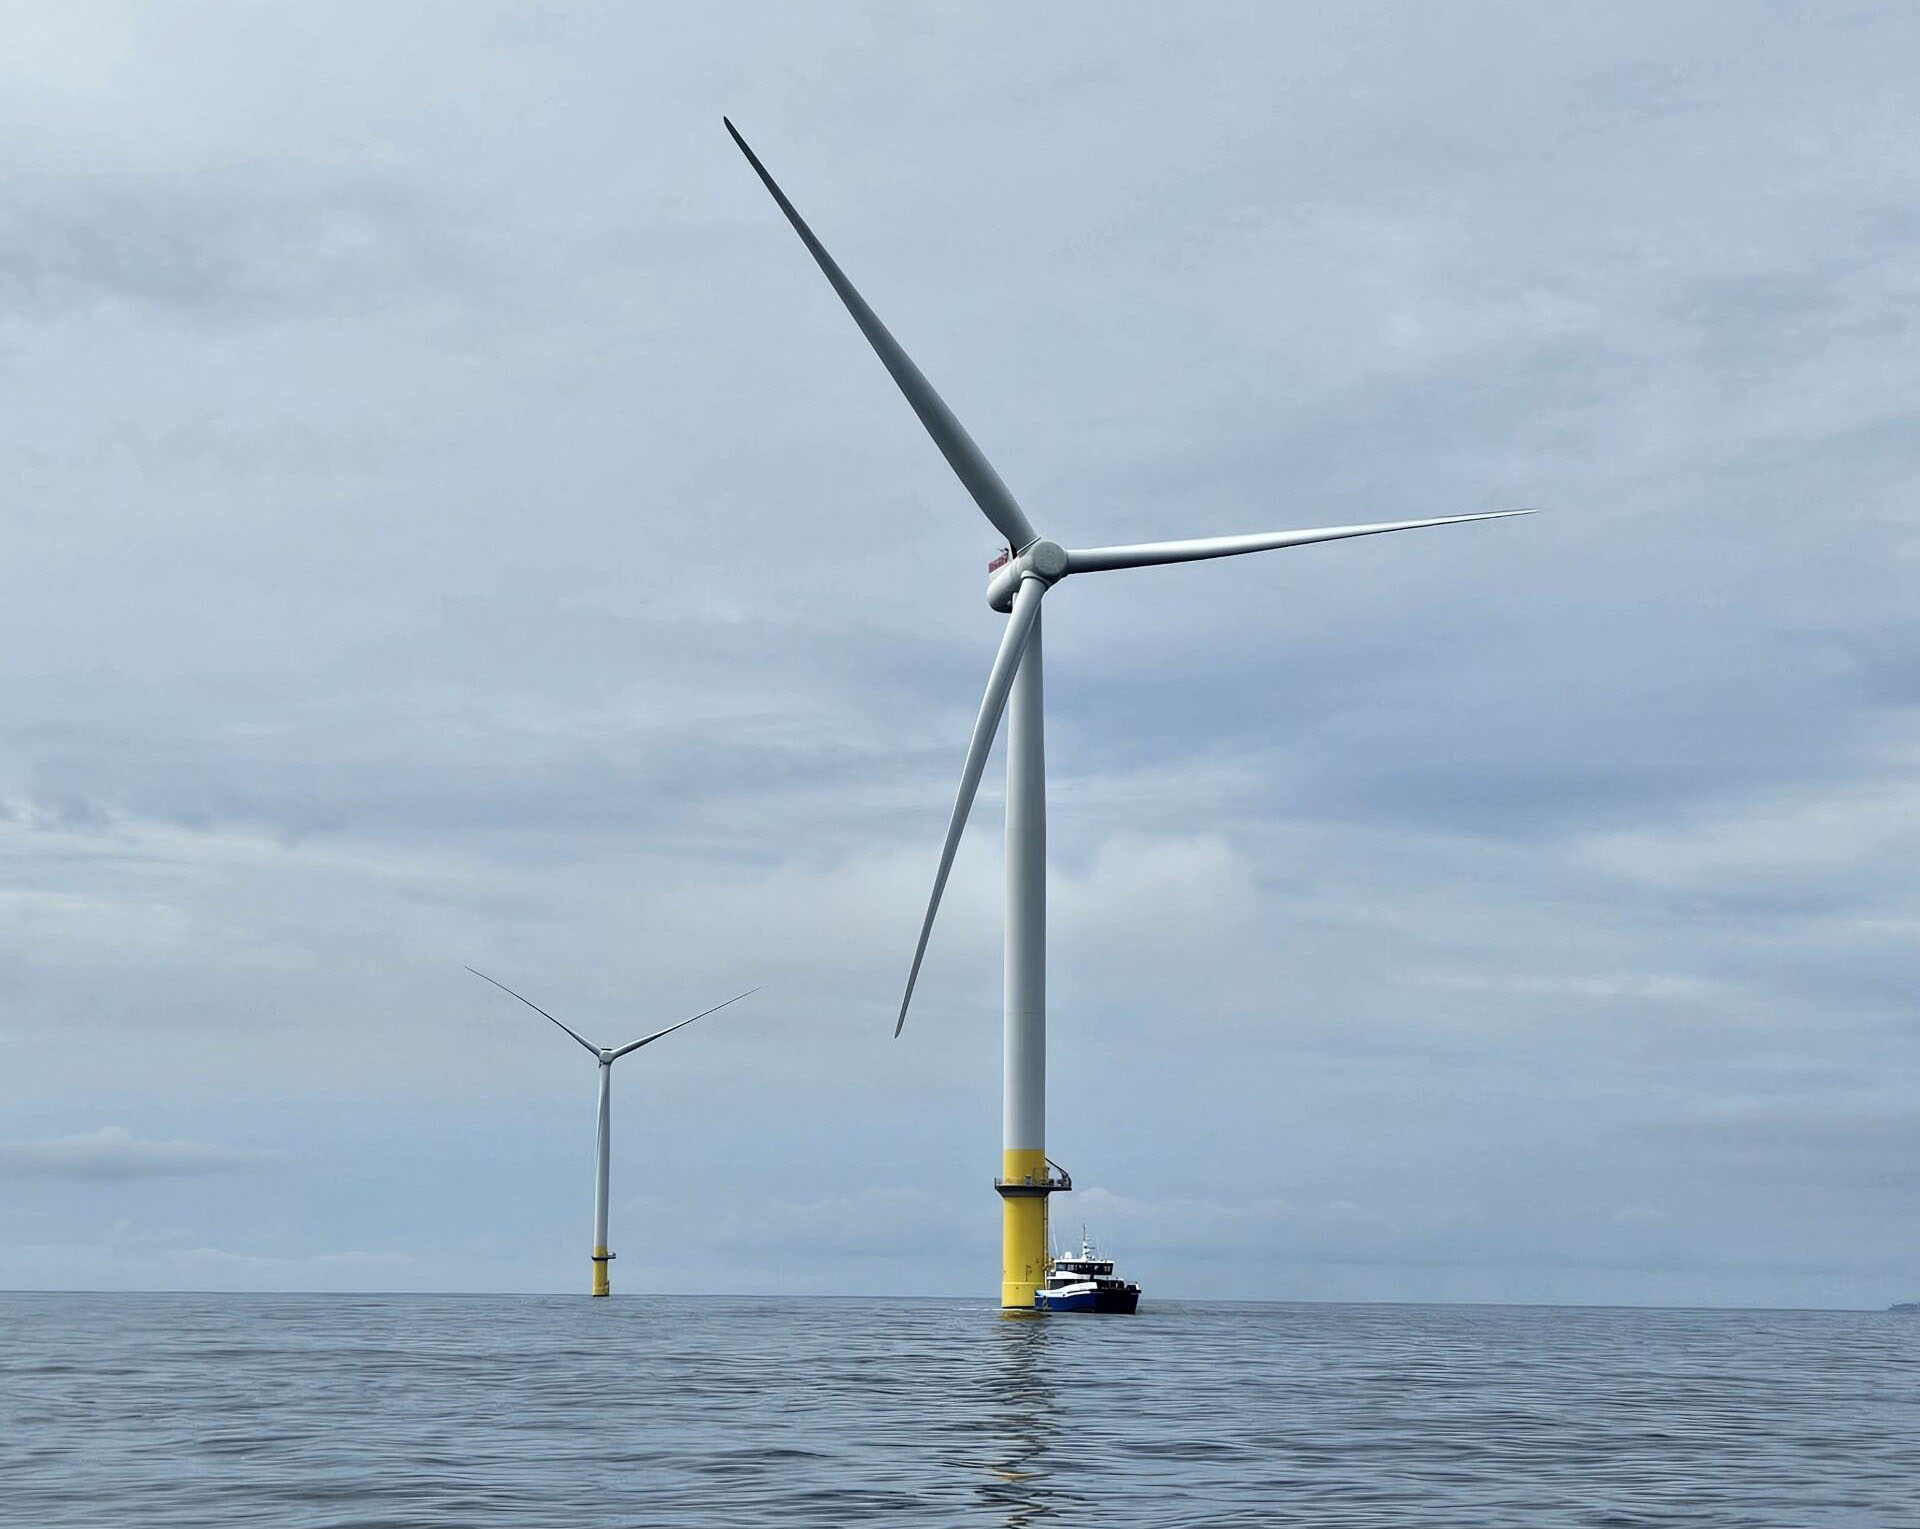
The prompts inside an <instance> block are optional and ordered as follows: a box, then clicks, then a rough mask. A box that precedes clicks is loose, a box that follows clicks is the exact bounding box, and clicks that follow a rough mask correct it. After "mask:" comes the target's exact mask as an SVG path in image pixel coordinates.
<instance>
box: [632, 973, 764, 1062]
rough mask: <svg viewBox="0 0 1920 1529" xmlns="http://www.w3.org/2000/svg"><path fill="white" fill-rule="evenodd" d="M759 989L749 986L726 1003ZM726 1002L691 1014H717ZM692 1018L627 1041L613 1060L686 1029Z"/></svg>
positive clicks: (697, 1015)
mask: <svg viewBox="0 0 1920 1529" xmlns="http://www.w3.org/2000/svg"><path fill="white" fill-rule="evenodd" d="M759 991H760V989H759V988H757V987H750V988H748V989H747V990H746V992H744V993H735V994H734V995H733V997H731V998H729V999H728V1000H727V1003H738V1002H739V1001H740V1000H741V999H742V998H751V997H752V996H753V995H754V994H755V993H757V992H759ZM727 1003H716V1004H715V1005H714V1006H713V1007H712V1008H711V1009H702V1010H701V1011H700V1012H699V1013H698V1014H696V1015H694V1016H693V1019H705V1018H706V1017H707V1016H708V1015H709V1014H718V1013H719V1012H720V1011H721V1010H722V1009H724V1008H725V1007H726V1006H727ZM693 1019H683V1020H681V1021H680V1023H679V1024H677V1025H668V1026H667V1028H666V1029H664V1030H656V1031H654V1032H653V1034H651V1035H643V1036H641V1037H640V1039H639V1040H637V1041H628V1042H627V1044H626V1045H624V1046H622V1047H620V1048H619V1049H618V1050H616V1051H615V1052H614V1053H613V1060H614V1061H616V1062H617V1061H619V1060H620V1058H622V1057H623V1056H625V1055H626V1054H627V1053H628V1052H629V1051H638V1050H639V1049H640V1048H641V1047H642V1046H651V1045H652V1044H653V1043H654V1042H655V1041H657V1040H659V1039H660V1037H661V1036H663V1035H671V1034H673V1032H674V1031H676V1030H684V1029H686V1027H687V1026H688V1025H690V1024H692V1023H693Z"/></svg>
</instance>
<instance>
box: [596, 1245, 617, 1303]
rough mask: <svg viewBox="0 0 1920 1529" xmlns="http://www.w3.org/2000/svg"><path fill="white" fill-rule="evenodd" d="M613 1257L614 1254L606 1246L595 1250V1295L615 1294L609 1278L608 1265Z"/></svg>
mask: <svg viewBox="0 0 1920 1529" xmlns="http://www.w3.org/2000/svg"><path fill="white" fill-rule="evenodd" d="M612 1259H613V1255H612V1254H611V1253H609V1252H608V1251H607V1250H606V1249H605V1248H595V1249H594V1250H593V1293H594V1294H595V1295H611V1294H613V1286H612V1284H611V1283H609V1281H608V1279H607V1265H608V1263H610V1262H611V1261H612Z"/></svg>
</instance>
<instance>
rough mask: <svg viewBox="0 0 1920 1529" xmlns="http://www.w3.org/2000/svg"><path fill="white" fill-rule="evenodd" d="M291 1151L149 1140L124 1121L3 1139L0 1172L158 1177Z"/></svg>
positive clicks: (265, 1163)
mask: <svg viewBox="0 0 1920 1529" xmlns="http://www.w3.org/2000/svg"><path fill="white" fill-rule="evenodd" d="M285 1156H286V1154H284V1153H282V1152H275V1151H259V1150H252V1149H246V1148H239V1147H222V1146H215V1145H212V1144H210V1143H206V1142H196V1141H147V1140H143V1139H142V1138H140V1137H137V1136H135V1135H134V1134H133V1133H132V1132H131V1131H129V1130H127V1129H126V1128H125V1127H124V1126H102V1127H101V1128H100V1129H99V1130H97V1131H93V1132H89V1133H87V1134H85V1135H79V1136H54V1137H46V1138H43V1139H41V1140H39V1141H9V1142H0V1175H4V1176H7V1177H12V1178H43V1179H157V1178H186V1177H197V1176H199V1175H202V1174H216V1173H236V1172H245V1171H248V1170H251V1169H256V1168H262V1167H269V1166H272V1165H274V1164H276V1163H279V1162H282V1161H284V1159H285Z"/></svg>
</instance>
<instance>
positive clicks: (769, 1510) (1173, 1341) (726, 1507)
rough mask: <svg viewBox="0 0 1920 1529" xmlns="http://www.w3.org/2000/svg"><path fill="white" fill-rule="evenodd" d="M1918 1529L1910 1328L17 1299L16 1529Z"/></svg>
mask: <svg viewBox="0 0 1920 1529" xmlns="http://www.w3.org/2000/svg"><path fill="white" fill-rule="evenodd" d="M876 1520H887V1521H891V1522H896V1523H901V1524H932V1525H943V1524H953V1525H987V1524H995V1525H1020V1524H1033V1525H1038V1524H1060V1525H1086V1526H1089V1529H1094V1526H1097V1529H1114V1526H1128V1525H1153V1526H1157V1529H1164V1526H1172V1525H1203V1524H1204V1525H1230V1524H1281V1525H1287V1524H1301V1525H1357V1524H1365V1525H1420V1526H1427V1525H1463V1526H1473V1529H1491V1526H1499V1525H1527V1526H1530V1529H1532V1526H1545V1525H1581V1524H1592V1525H1680V1524H1687V1525H1713V1526H1721V1525H1755V1526H1765V1529H1782V1526H1822V1525H1859V1526H1874V1529H1882V1526H1897V1525H1920V1316H1907V1315H1901V1314H1893V1313H1870V1312H1858V1313H1838V1312H1802V1311H1738V1312H1730V1311H1645V1310H1622V1309H1556V1308H1538V1307H1534V1308H1522V1307H1464V1306H1318V1305H1245V1304H1230V1303H1204V1304H1202V1303H1194V1304H1186V1303H1180V1302H1170V1301H1156V1300H1153V1299H1151V1297H1149V1299H1148V1300H1147V1301H1146V1302H1144V1303H1143V1305H1142V1309H1141V1311H1140V1313H1139V1315H1137V1316H1134V1317H1089V1316H1056V1317H1051V1318H1040V1319H1032V1318H1029V1319H1024V1320H1022V1319H1013V1318H1006V1317H1002V1316H1001V1315H1000V1314H999V1313H998V1312H996V1311H995V1310H994V1309H993V1307H992V1306H991V1305H989V1304H987V1303H985V1302H969V1301H916V1300H885V1301H856V1300H846V1301H832V1300H751V1299H731V1298H711V1299H702V1298H686V1297H671V1298H667V1297H646V1296H638V1295H621V1296H616V1297H614V1298H613V1299H612V1300H607V1301H593V1300H589V1299H586V1298H584V1297H552V1296H550V1297H525V1296H520V1297H481V1296H471V1297H458V1296H358V1297H356V1296H261V1295H253V1296H227V1295H38V1294H0V1524H4V1525H6V1526H8V1529H57V1526H63V1525H86V1526H89V1529H97V1526H100V1525H113V1526H129V1529H164V1526H173V1525H180V1526H194V1529H206V1526H214V1525H229V1524H259V1525H285V1526H319V1525H329V1526H342V1529H344V1526H348V1525H353V1526H358V1529H371V1526H386V1525H392V1526H400V1525H405V1526H420V1525H438V1526H462V1525H492V1524H513V1525H549V1524H550V1525H555V1526H565V1529H594V1526H603V1525H604V1526H614V1525H620V1526H626V1525H656V1524H660V1525H696V1526H698V1525H736V1524H737V1525H748V1524H756V1525H757V1524H768V1523H796V1524H799V1523H804V1524H823V1525H838V1524H849V1523H861V1522H868V1521H876Z"/></svg>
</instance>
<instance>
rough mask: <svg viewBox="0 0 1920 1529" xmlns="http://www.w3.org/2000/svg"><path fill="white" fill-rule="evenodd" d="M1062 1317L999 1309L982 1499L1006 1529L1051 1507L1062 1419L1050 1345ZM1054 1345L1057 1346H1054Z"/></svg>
mask: <svg viewBox="0 0 1920 1529" xmlns="http://www.w3.org/2000/svg"><path fill="white" fill-rule="evenodd" d="M1060 1321H1061V1319H1060V1318H1057V1317H1056V1318H1049V1317H1045V1316H1041V1315H1039V1314H1037V1313H1029V1312H1002V1313H1001V1314H1000V1319H999V1321H998V1323H997V1324H996V1330H995V1332H994V1335H993V1342H992V1345H991V1352H992V1359H991V1364H990V1373H989V1374H988V1375H987V1376H986V1378H985V1379H986V1385H987V1389H988V1401H987V1415H988V1420H989V1423H988V1426H989V1428H990V1429H991V1438H992V1441H993V1458H992V1461H991V1464H990V1466H989V1470H990V1471H991V1474H992V1478H993V1479H991V1480H989V1481H987V1482H985V1483H984V1484H983V1485H982V1486H981V1487H980V1492H979V1495H980V1500H981V1501H982V1502H983V1503H984V1504H985V1505H987V1506H988V1507H990V1508H994V1509H997V1510H998V1514H999V1520H998V1521H999V1522H1000V1523H1003V1524H1005V1525H1007V1526H1009V1529H1019V1526H1020V1525H1022V1524H1032V1523H1035V1522H1037V1521H1038V1520H1039V1519H1040V1518H1041V1517H1042V1516H1044V1515H1046V1514H1048V1513H1051V1512H1053V1511H1054V1503H1053V1496H1054V1490H1055V1489H1054V1485H1053V1481H1052V1474H1053V1471H1052V1467H1053V1465H1054V1461H1053V1458H1052V1456H1053V1451H1054V1450H1055V1449H1056V1448H1057V1447H1058V1440H1059V1435H1060V1432H1061V1428H1062V1423H1063V1419H1062V1417H1061V1413H1060V1406H1059V1400H1058V1398H1057V1396H1056V1394H1055V1387H1054V1380H1053V1370H1052V1365H1053V1364H1054V1362H1055V1346H1050V1342H1051V1340H1052V1339H1053V1336H1054V1333H1055V1332H1056V1331H1057V1329H1058V1327H1059V1323H1060ZM1056 1346H1057V1345H1056Z"/></svg>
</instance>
